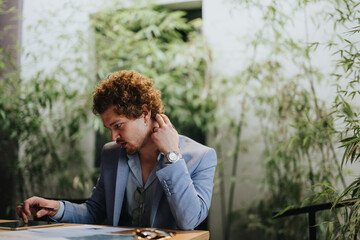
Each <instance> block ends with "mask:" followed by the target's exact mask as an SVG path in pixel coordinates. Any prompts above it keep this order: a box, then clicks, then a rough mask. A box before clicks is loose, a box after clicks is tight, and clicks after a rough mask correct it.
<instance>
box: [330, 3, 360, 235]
mask: <svg viewBox="0 0 360 240" xmlns="http://www.w3.org/2000/svg"><path fill="white" fill-rule="evenodd" d="M329 17H330V18H331V19H333V20H334V22H335V27H340V28H344V29H345V31H344V30H343V32H344V33H343V34H342V35H341V36H339V38H340V40H341V42H340V44H337V45H333V46H332V47H333V48H335V50H336V51H335V54H336V56H337V57H338V62H337V64H338V71H337V72H335V73H334V77H335V79H336V80H337V81H338V85H337V87H338V94H337V96H336V98H335V101H334V109H335V111H336V112H337V118H338V120H339V121H340V122H342V123H343V126H342V129H341V131H340V138H341V142H342V145H341V146H340V147H342V148H344V152H343V157H342V165H344V164H346V163H348V162H350V163H352V164H353V163H358V162H359V156H360V125H359V116H360V113H359V105H358V103H359V96H360V92H359V87H360V52H359V48H360V40H359V39H360V38H359V36H360V34H359V33H360V25H359V24H360V3H359V2H358V1H352V0H350V1H334V11H333V12H332V13H331V14H329ZM359 184H360V180H359V178H357V179H355V180H354V181H353V182H352V183H350V184H349V185H348V186H347V187H346V189H345V190H344V191H343V192H342V194H340V195H339V197H338V199H337V201H335V202H334V204H336V203H337V202H338V201H341V200H344V199H348V198H356V199H358V198H360V192H359V191H358V188H359ZM359 213H360V209H359V200H355V203H354V205H353V207H351V208H350V209H349V211H348V212H346V215H344V219H345V221H344V222H343V223H342V224H341V228H339V230H338V231H337V232H336V234H334V237H333V239H343V238H344V237H347V238H354V239H355V238H356V236H357V235H358V234H359V232H358V229H359V227H360V216H359Z"/></svg>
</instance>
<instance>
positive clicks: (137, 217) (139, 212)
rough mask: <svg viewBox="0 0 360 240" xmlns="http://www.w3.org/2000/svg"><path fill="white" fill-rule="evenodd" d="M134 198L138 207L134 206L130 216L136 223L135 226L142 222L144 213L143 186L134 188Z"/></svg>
mask: <svg viewBox="0 0 360 240" xmlns="http://www.w3.org/2000/svg"><path fill="white" fill-rule="evenodd" d="M134 198H135V201H136V202H137V204H139V207H138V208H135V209H134V210H133V211H132V218H133V221H134V222H135V223H136V225H137V226H140V225H141V223H142V217H143V215H144V210H145V207H144V202H145V189H144V188H143V187H141V188H140V187H138V188H137V189H136V190H135V193H134Z"/></svg>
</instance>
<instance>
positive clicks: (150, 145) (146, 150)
mask: <svg viewBox="0 0 360 240" xmlns="http://www.w3.org/2000/svg"><path fill="white" fill-rule="evenodd" d="M158 126H159V125H158V123H157V122H156V121H154V120H151V123H150V124H149V126H148V129H147V132H148V133H147V136H146V140H145V141H144V144H143V146H142V147H141V148H140V150H139V157H140V161H149V159H154V160H155V162H156V160H157V156H158V155H159V153H160V152H159V150H158V149H157V146H156V144H155V143H154V142H153V141H152V139H151V134H152V129H153V128H154V127H158Z"/></svg>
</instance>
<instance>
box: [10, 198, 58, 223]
mask: <svg viewBox="0 0 360 240" xmlns="http://www.w3.org/2000/svg"><path fill="white" fill-rule="evenodd" d="M51 203H52V202H51V201H49V200H47V199H44V198H39V197H31V198H29V199H27V200H25V201H24V202H23V203H22V204H21V205H19V206H17V207H16V213H17V215H18V216H19V217H20V218H22V219H23V220H24V222H25V223H28V217H29V216H36V217H37V218H40V217H43V216H45V215H47V214H49V213H50V211H49V210H46V209H42V207H48V206H49V207H50V208H53V207H52V206H56V207H57V205H56V204H57V202H54V203H53V204H51ZM50 204H51V206H50Z"/></svg>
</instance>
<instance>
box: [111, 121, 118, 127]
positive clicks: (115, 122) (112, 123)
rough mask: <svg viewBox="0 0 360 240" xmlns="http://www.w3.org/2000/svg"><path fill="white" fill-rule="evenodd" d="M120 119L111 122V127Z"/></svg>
mask: <svg viewBox="0 0 360 240" xmlns="http://www.w3.org/2000/svg"><path fill="white" fill-rule="evenodd" d="M119 121H120V120H115V121H113V122H112V123H110V125H109V127H111V126H112V125H114V124H115V123H117V122H119Z"/></svg>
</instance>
